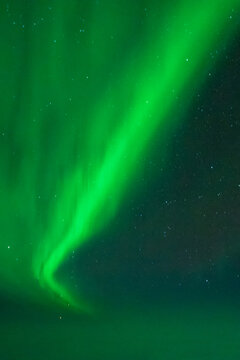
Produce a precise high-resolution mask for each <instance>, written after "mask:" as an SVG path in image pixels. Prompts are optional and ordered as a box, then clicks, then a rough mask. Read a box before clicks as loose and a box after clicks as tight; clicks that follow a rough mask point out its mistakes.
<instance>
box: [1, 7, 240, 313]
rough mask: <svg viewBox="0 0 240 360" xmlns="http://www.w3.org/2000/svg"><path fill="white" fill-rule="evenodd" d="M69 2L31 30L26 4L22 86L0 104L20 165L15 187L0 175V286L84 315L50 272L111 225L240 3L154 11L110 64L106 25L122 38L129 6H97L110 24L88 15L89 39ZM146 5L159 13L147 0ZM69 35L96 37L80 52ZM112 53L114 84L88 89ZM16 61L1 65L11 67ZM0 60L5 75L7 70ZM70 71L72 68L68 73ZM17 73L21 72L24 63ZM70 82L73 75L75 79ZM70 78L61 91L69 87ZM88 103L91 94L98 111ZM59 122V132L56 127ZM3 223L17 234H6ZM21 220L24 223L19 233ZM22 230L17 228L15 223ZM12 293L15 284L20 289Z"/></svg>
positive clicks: (114, 44)
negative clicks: (154, 139) (154, 140)
mask: <svg viewBox="0 0 240 360" xmlns="http://www.w3.org/2000/svg"><path fill="white" fill-rule="evenodd" d="M67 3H68V4H69V2H66V1H57V2H54V6H53V9H52V8H51V9H50V10H49V11H53V10H54V9H55V10H54V11H55V15H54V19H56V20H55V22H53V21H49V22H48V21H47V19H43V20H41V18H40V20H39V19H38V25H39V28H40V24H41V21H42V22H44V21H46V23H47V25H45V28H44V30H41V29H40V30H37V29H36V30H35V28H34V26H35V25H34V22H36V21H37V20H35V18H36V17H37V15H36V14H38V12H39V8H38V9H37V10H36V9H28V11H29V12H31V11H32V15H31V16H30V19H31V23H30V22H28V27H29V28H30V27H31V29H30V30H29V31H28V32H27V30H26V33H27V34H28V35H24V36H26V37H24V38H21V37H22V36H23V35H18V36H20V38H21V41H22V43H23V44H24V46H23V47H25V51H28V53H29V54H30V55H29V57H28V61H26V62H25V71H26V73H27V75H28V76H27V79H25V80H22V81H25V85H24V86H23V87H22V89H21V90H20V94H19V93H18V99H19V100H18V103H17V104H16V103H13V102H10V101H9V103H8V102H7V101H6V103H7V104H5V103H4V102H3V105H2V106H3V108H4V107H5V108H6V111H5V113H6V121H5V123H4V121H3V128H6V129H7V127H8V125H7V123H8V116H11V117H12V118H13V119H14V120H11V121H10V122H9V123H10V125H9V132H11V128H10V126H16V134H15V135H12V138H13V139H14V140H11V139H10V140H9V142H10V145H11V146H12V147H13V148H14V151H15V152H18V151H19V152H20V153H21V161H19V165H18V166H19V169H18V171H19V173H18V177H17V179H13V180H12V181H13V184H9V183H8V182H7V181H6V179H5V178H4V177H3V179H2V180H1V185H2V188H3V189H5V194H4V195H3V206H2V208H1V215H2V222H3V223H4V221H5V220H6V219H7V220H6V221H5V223H6V224H7V225H5V230H4V233H3V240H2V243H3V244H4V247H5V248H4V251H3V252H2V254H1V260H2V264H4V266H2V269H1V276H2V279H3V281H2V284H3V287H6V288H9V289H10V291H11V287H12V288H13V287H15V291H16V292H19V291H22V292H26V293H31V296H34V295H33V294H35V296H36V293H37V286H38V284H39V283H40V284H41V286H42V287H43V289H46V290H48V292H50V293H53V294H55V295H57V296H58V297H59V298H61V299H62V300H63V302H65V303H67V304H71V305H73V306H76V307H78V308H80V309H82V310H84V309H87V307H88V306H87V304H85V302H84V301H83V300H82V299H76V298H75V296H73V295H72V293H71V291H69V289H66V287H65V285H63V284H62V283H60V282H59V281H57V280H56V277H55V274H56V271H57V269H58V268H59V266H60V265H61V264H62V263H63V262H64V261H65V260H66V259H67V258H68V256H69V255H70V254H71V252H72V251H73V250H74V249H75V248H77V247H81V246H82V245H83V244H84V243H86V242H88V241H91V239H92V237H93V235H95V234H96V233H97V232H99V231H100V230H101V229H102V228H103V227H105V226H107V225H108V223H109V222H110V220H111V218H112V217H113V216H114V215H115V214H116V211H117V209H118V207H119V206H120V204H121V201H122V200H123V197H124V195H125V194H126V192H127V189H128V186H129V185H130V183H131V182H133V181H134V178H135V177H134V176H135V174H136V173H137V166H138V163H139V162H141V155H142V154H143V153H144V151H147V148H148V144H150V139H151V136H152V134H154V132H155V131H158V132H161V131H163V130H164V129H165V128H166V127H169V126H170V127H174V126H176V123H175V122H176V120H171V118H172V119H173V118H174V119H175V118H177V117H176V115H175V116H174V117H172V113H173V111H174V109H175V108H176V102H177V98H178V96H181V94H183V93H189V92H190V91H191V90H190V89H191V87H193V84H194V87H195V86H196V84H200V82H201V76H200V74H201V75H202V74H203V71H205V72H207V71H208V69H209V68H210V66H213V64H212V62H213V61H212V58H211V55H210V53H211V51H212V47H215V48H216V47H217V46H218V45H219V44H220V43H221V42H223V41H226V39H230V36H231V34H232V33H233V31H234V29H235V26H234V23H233V22H232V21H231V15H232V12H233V11H236V10H237V8H239V7H240V6H239V3H238V1H236V0H224V1H217V0H208V1H205V0H203V1H200V2H195V1H187V0H185V1H177V2H174V5H173V4H172V6H170V5H167V6H166V7H164V9H163V10H164V11H163V14H162V17H161V13H157V14H154V12H153V13H151V12H150V13H149V17H148V19H147V20H146V27H145V33H144V34H143V35H142V38H143V40H142V42H137V43H136V48H131V49H129V55H127V56H125V57H124V59H123V60H122V61H121V60H119V63H118V66H117V67H116V68H114V65H115V64H113V62H114V59H113V52H111V48H116V47H117V46H118V43H117V42H118V39H116V40H115V39H114V37H111V36H110V35H109V31H111V27H113V28H114V21H115V20H116V22H117V24H118V26H119V28H118V30H119V34H122V33H125V37H124V36H123V35H122V37H123V39H126V37H127V35H126V34H127V31H128V30H127V29H128V27H129V26H130V24H131V21H132V19H133V18H132V16H133V14H134V11H133V8H132V5H127V4H128V2H125V1H124V2H123V3H122V5H119V4H118V5H116V9H114V7H113V6H112V5H111V2H110V1H107V0H106V1H105V2H103V3H104V5H105V6H106V8H110V10H109V14H108V16H109V15H111V12H112V17H113V19H112V20H109V21H108V22H106V25H105V26H106V29H103V30H102V29H101V28H99V29H98V28H97V26H99V24H98V21H99V20H98V15H96V18H95V20H96V28H95V29H92V32H93V35H92V39H93V40H91V35H87V32H89V33H90V27H89V28H88V30H87V29H85V28H84V27H85V26H86V24H85V23H84V22H83V26H82V28H80V29H79V26H78V27H77V26H75V23H74V22H73V24H72V28H71V29H72V30H71V31H70V32H67V29H69V27H68V26H69V23H71V17H72V16H73V13H72V12H73V11H74V8H75V7H76V6H77V2H75V1H73V4H74V5H73V7H70V6H68V4H67ZM120 3H121V2H120ZM151 3H152V7H153V9H155V7H156V4H155V2H151V1H150V3H149V4H151ZM38 6H39V7H40V8H41V5H38ZM42 6H43V5H42ZM43 7H44V6H43ZM122 7H123V8H124V7H126V8H128V7H129V14H130V15H129V18H128V20H126V24H125V25H128V27H127V28H126V29H124V28H123V25H119V24H120V22H121V21H120V20H119V17H120V14H119V8H120V9H121V8H122ZM149 7H150V6H149ZM40 10H41V9H40ZM16 11H17V10H16ZM42 11H43V8H42ZM44 11H45V9H44ZM104 11H105V10H104V9H103V10H102V12H103V13H102V15H101V16H103V15H104ZM99 16H100V15H99ZM105 16H106V14H105ZM92 21H93V20H92ZM109 24H110V25H109ZM23 25H24V24H23ZM26 27H27V26H26ZM93 27H94V22H93ZM98 30H99V31H102V32H103V34H104V35H106V37H104V36H103V39H104V41H103V42H102V44H101V47H99V48H98V47H97V44H96V45H95V44H94V36H96V37H97V32H98ZM24 31H25V30H24ZM76 31H78V32H80V35H83V36H85V35H86V36H85V39H87V40H82V41H83V42H84V41H87V42H88V44H90V43H91V44H92V48H91V49H90V50H89V48H90V47H88V51H86V53H84V52H83V53H81V54H80V56H79V54H78V53H77V54H76V56H75V54H74V46H77V45H76V44H77V41H76V43H74V41H75V40H74V41H73V38H74V36H75V32H76ZM85 32H86V34H85ZM32 33H34V35H32V37H31V36H30V34H32ZM107 35H108V37H107ZM15 36H16V35H15ZM78 36H79V34H78ZM88 36H89V38H88ZM119 37H120V36H119ZM66 38H67V40H66ZM69 38H71V42H72V44H74V45H72V47H71V46H69V49H70V50H71V52H70V53H69V52H68V50H69V49H68V45H67V41H68V39H69ZM83 39H84V38H83ZM69 42H70V40H69ZM63 43H65V45H66V48H65V52H64V51H63V50H62V44H63ZM105 43H106V44H107V45H106V44H105ZM119 43H121V41H120V40H119ZM46 44H47V45H46ZM59 44H61V45H59ZM111 44H112V45H111ZM121 44H122V43H121ZM123 44H124V41H123ZM41 45H42V46H41ZM39 46H40V47H41V48H40V49H39ZM119 46H120V45H119ZM91 52H92V54H91ZM120 52H121V51H120ZM120 52H119V54H120ZM90 54H91V56H92V57H90ZM88 56H89V59H88ZM94 56H95V57H96V60H91V61H92V63H90V65H89V62H90V58H91V59H93V58H94ZM71 57H72V58H73V59H74V60H73V59H72V58H71ZM108 57H109V58H110V59H112V60H111V61H112V64H111V65H112V67H113V73H114V76H113V79H112V80H111V81H109V83H107V82H106V88H105V87H104V78H102V80H101V86H102V89H103V90H102V92H100V91H96V90H95V89H94V84H95V82H97V78H98V76H100V75H99V74H100V73H101V70H102V69H104V71H105V72H107V68H106V67H105V68H104V61H105V59H107V58H108ZM111 57H112V58H111ZM36 58H38V60H39V59H40V60H39V62H41V63H40V64H38V66H36V65H35V59H36ZM78 59H79V64H78ZM82 59H84V61H83V60H82ZM106 61H107V60H106ZM14 64H15V63H13V65H12V64H10V65H9V67H10V71H11V66H12V67H13V68H14ZM43 64H45V65H43ZM69 64H71V65H69ZM4 65H5V71H6V66H8V65H7V64H4ZM120 65H122V68H121V66H120ZM68 66H70V67H71V66H73V68H74V67H75V68H74V70H73V72H74V71H75V75H76V74H79V73H82V74H84V75H82V76H83V80H82V82H81V81H79V84H78V85H76V86H73V85H69V84H70V83H69V80H68V81H67V82H66V83H64V80H63V79H64V74H62V73H61V71H64V67H66V68H67V67H68ZM78 66H79V70H78ZM89 67H90V68H91V67H92V70H91V75H92V79H90V76H89V75H88V70H87V69H88V68H89ZM119 69H121V71H120V73H118V71H119ZM15 71H16V70H15ZM66 72H67V73H68V74H70V73H71V69H68V70H66ZM17 73H18V76H20V75H19V74H21V69H18V70H17ZM117 73H118V75H116V74H117ZM94 77H95V79H94ZM29 79H30V80H29ZM17 80H18V79H13V80H12V82H13V85H12V87H10V90H9V93H10V94H12V97H13V99H14V100H13V101H15V102H16V99H15V93H16V92H17V90H16V88H17V87H18V86H19V84H18V83H17ZM71 81H72V82H74V81H76V79H75V78H74V77H73V78H72V79H71ZM87 82H90V84H91V82H92V87H91V85H86V88H84V86H85V85H84V84H85V83H87ZM66 84H68V85H69V89H66V88H65V86H66ZM109 84H110V85H109ZM61 87H64V89H63V88H61ZM40 88H41V90H39V89H40ZM85 89H87V90H86V92H87V94H88V95H89V94H90V96H91V91H92V94H93V95H92V98H93V100H91V101H89V100H88V99H87V98H86V95H85V93H84V92H85ZM92 101H95V104H94V106H92ZM89 108H90V109H89ZM9 109H10V110H9ZM12 109H16V110H12ZM46 109H47V110H46ZM49 123H51V125H50V126H49ZM69 123H72V124H73V125H72V126H71V125H69ZM4 124H5V125H4ZM65 126H66V128H65ZM55 127H56V128H58V130H56V132H55V131H54V128H55ZM59 128H61V129H60V130H59ZM4 131H5V130H4ZM28 131H29V133H28ZM6 133H7V130H6ZM26 133H27V134H26ZM59 134H60V135H59ZM42 136H44V137H45V140H44V141H43V140H42ZM46 138H47V139H48V140H46ZM36 139H37V140H36ZM11 141H12V142H11ZM6 147H7V144H6ZM4 151H5V152H4V160H2V165H1V166H2V167H1V169H2V172H7V173H8V171H9V169H8V163H9V162H10V160H9V156H10V155H9V154H10V152H9V150H4ZM11 151H12V148H11ZM42 154H44V155H42ZM73 157H74V160H73V159H72V158H73ZM26 169H28V170H27V171H26ZM6 189H7V190H6ZM9 193H11V194H10V195H7V194H9ZM50 198H51V199H50ZM6 204H7V205H6ZM39 204H40V205H39ZM24 212H25V213H24ZM16 217H17V219H16ZM19 217H20V218H21V219H20V220H19ZM14 222H15V225H14ZM11 223H13V225H12V226H13V229H9V226H10V224H11ZM23 223H24V225H23ZM19 224H20V225H21V226H19V229H20V230H18V229H17V226H18V225H19ZM15 226H16V228H14V227H15ZM28 227H29V228H30V227H31V229H28ZM2 228H4V224H3V227H2ZM23 228H24V229H25V230H21V229H23ZM26 228H27V229H28V230H26ZM21 231H22V233H21ZM5 234H8V235H7V236H5ZM26 236H27V238H26ZM18 238H19V240H18ZM5 265H6V266H5ZM34 279H36V280H37V281H35V280H34ZM19 288H20V289H21V290H16V289H19ZM31 289H32V290H31Z"/></svg>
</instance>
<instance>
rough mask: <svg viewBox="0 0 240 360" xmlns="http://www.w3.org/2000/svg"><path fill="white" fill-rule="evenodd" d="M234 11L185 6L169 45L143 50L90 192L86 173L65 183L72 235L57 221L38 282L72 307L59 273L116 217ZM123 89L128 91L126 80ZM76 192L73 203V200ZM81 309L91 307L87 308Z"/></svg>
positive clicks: (41, 256) (42, 254) (155, 43)
mask: <svg viewBox="0 0 240 360" xmlns="http://www.w3.org/2000/svg"><path fill="white" fill-rule="evenodd" d="M223 3H224V4H223ZM234 5H236V1H229V0H228V1H224V2H222V3H221V4H219V2H218V1H211V0H208V1H202V2H200V3H199V2H198V3H197V4H196V3H195V4H192V2H189V1H185V3H184V6H182V7H181V9H175V10H174V12H175V14H176V18H174V17H171V18H170V20H171V21H172V24H171V26H170V30H169V32H166V31H165V32H164V36H165V39H162V30H161V28H160V29H159V34H156V36H155V39H150V41H151V44H149V48H148V49H147V50H146V49H143V54H142V55H141V59H140V62H139V68H136V69H131V67H130V70H128V72H130V73H131V87H132V91H133V93H134V96H133V100H132V103H131V106H130V107H129V109H126V110H127V111H125V114H124V115H123V118H122V121H121V123H120V125H119V124H118V125H117V126H116V127H115V129H114V132H113V135H112V138H110V139H109V140H108V144H107V147H106V151H105V154H104V157H103V158H102V160H101V163H100V164H97V166H96V165H95V169H94V171H93V173H92V174H90V175H88V185H87V186H86V184H84V181H83V180H82V179H84V174H81V170H80V169H79V170H77V171H76V173H75V174H74V175H72V179H70V180H69V182H68V183H67V184H65V190H64V191H65V194H63V197H62V199H60V202H59V204H58V207H59V210H57V211H59V212H62V211H63V212H64V208H68V206H69V205H67V201H70V203H71V201H73V198H75V200H74V201H75V202H76V204H75V207H74V211H73V212H72V214H70V215H69V216H70V218H71V220H70V223H69V226H68V227H67V229H66V228H64V227H63V226H62V227H61V226H59V225H56V224H57V217H56V218H55V219H54V218H53V219H54V220H56V221H53V227H52V229H51V230H50V231H49V233H48V234H47V236H46V239H45V240H44V241H43V242H42V243H41V245H40V247H39V251H38V252H37V255H36V257H35V262H34V272H35V274H36V276H37V278H39V280H40V282H41V283H42V285H43V286H44V287H48V288H49V289H50V290H51V291H53V292H55V293H56V294H58V295H59V296H60V297H61V298H63V300H65V301H66V302H69V303H71V304H74V305H76V304H75V301H74V300H73V297H72V296H71V295H70V294H69V293H68V291H67V290H66V289H65V288H64V286H63V285H61V284H60V283H58V282H57V281H56V280H55V278H54V274H55V272H56V270H57V269H58V267H59V266H60V264H61V263H62V262H63V261H64V260H65V259H66V258H67V256H68V255H69V254H70V253H71V251H73V250H74V249H75V248H76V247H79V246H81V245H82V244H84V243H85V242H87V241H90V240H91V237H92V236H93V235H94V234H95V233H96V232H97V231H99V229H100V228H102V227H103V226H104V225H106V224H107V223H108V221H109V220H110V219H111V217H112V216H114V214H115V212H116V209H117V207H118V206H119V204H120V201H121V199H122V197H123V195H124V191H125V190H126V186H127V185H128V184H129V183H130V182H131V181H133V179H134V176H133V175H134V169H135V168H136V163H137V160H138V159H139V158H140V156H141V154H142V152H143V151H144V149H145V148H146V146H147V144H148V142H149V139H150V137H151V135H152V134H153V132H154V131H156V130H157V131H161V128H164V127H165V126H166V125H167V124H166V119H167V115H168V114H170V113H171V111H172V109H173V108H174V107H175V102H176V96H178V95H179V94H181V93H182V92H184V91H186V89H188V87H189V84H191V82H195V81H196V80H197V81H199V78H198V74H197V72H198V71H199V69H201V67H202V64H204V66H205V64H206V62H208V63H209V62H210V61H209V59H208V58H209V57H210V55H209V52H210V49H211V46H212V45H213V44H215V43H216V42H217V43H218V42H219V41H221V37H220V35H219V34H221V33H222V30H223V29H225V27H224V26H226V24H228V22H229V14H230V10H231V7H232V6H234ZM170 20H169V21H170ZM159 27H160V26H159ZM230 30H232V29H231V26H229V24H228V26H227V30H226V31H227V32H229V33H230ZM145 51H146V52H145ZM146 68H147V69H148V71H146V72H145V71H144V70H145V69H146ZM123 84H125V85H127V83H125V80H124V79H123ZM173 90H174V91H173ZM103 106H104V105H103ZM110 116H111V114H109V117H110ZM168 119H169V118H168ZM91 121H92V122H93V123H98V122H100V124H101V123H102V125H103V126H104V121H106V122H107V121H114V119H113V118H112V119H109V118H108V114H106V118H105V119H104V118H103V119H98V118H97V114H96V118H93V119H91ZM168 121H169V120H168ZM93 127H94V125H93ZM69 193H71V194H72V195H69V198H70V200H66V199H67V197H68V195H67V194H69ZM70 207H71V205H70ZM58 223H59V222H58ZM78 305H79V307H81V308H85V305H84V303H81V301H80V302H79V303H78Z"/></svg>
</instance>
